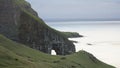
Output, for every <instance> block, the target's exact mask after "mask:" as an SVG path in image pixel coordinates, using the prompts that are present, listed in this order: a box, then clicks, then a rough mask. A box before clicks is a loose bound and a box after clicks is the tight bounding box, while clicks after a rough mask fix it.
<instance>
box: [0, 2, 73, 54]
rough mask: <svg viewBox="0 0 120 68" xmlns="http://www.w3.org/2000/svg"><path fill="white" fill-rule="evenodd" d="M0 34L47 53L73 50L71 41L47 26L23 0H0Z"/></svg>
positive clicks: (68, 52)
mask: <svg viewBox="0 0 120 68" xmlns="http://www.w3.org/2000/svg"><path fill="white" fill-rule="evenodd" d="M0 34H3V35H4V36H6V37H7V38H9V39H11V40H14V41H16V42H20V43H23V44H27V45H28V46H29V47H31V48H34V49H37V50H40V51H42V52H45V53H49V54H50V53H51V50H55V51H56V53H57V54H58V55H66V54H71V53H73V52H75V46H74V45H73V43H72V42H70V41H69V40H68V39H67V38H66V37H64V35H63V34H62V33H61V32H59V31H56V30H54V29H52V28H50V27H49V26H47V25H46V24H45V23H44V22H43V20H42V19H40V18H39V17H38V15H37V13H36V12H35V11H34V10H33V9H32V8H31V6H30V4H29V3H27V2H25V1H24V0H0Z"/></svg>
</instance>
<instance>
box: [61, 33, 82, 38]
mask: <svg viewBox="0 0 120 68" xmlns="http://www.w3.org/2000/svg"><path fill="white" fill-rule="evenodd" d="M62 33H63V34H64V35H65V36H66V37H68V38H77V37H84V36H83V35H80V34H79V33H77V32H62Z"/></svg>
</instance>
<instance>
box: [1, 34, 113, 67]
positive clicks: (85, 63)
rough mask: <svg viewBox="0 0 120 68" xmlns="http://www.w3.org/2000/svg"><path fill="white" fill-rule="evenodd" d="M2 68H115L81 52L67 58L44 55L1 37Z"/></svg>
mask: <svg viewBox="0 0 120 68" xmlns="http://www.w3.org/2000/svg"><path fill="white" fill-rule="evenodd" d="M0 68H114V67H112V66H109V65H107V64H105V63H103V62H101V61H99V60H97V59H96V58H95V57H93V56H92V55H91V54H89V53H87V52H85V51H80V52H78V53H74V54H72V55H67V56H52V55H48V54H44V53H42V52H39V51H37V50H34V49H31V48H29V47H26V46H24V45H23V44H19V43H16V42H13V41H11V40H9V39H7V38H5V37H4V36H2V35H0Z"/></svg>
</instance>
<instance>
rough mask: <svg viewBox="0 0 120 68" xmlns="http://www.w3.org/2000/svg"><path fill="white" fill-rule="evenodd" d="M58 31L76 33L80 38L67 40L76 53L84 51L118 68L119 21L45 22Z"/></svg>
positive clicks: (119, 65) (119, 57) (119, 50)
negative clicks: (70, 41)
mask: <svg viewBox="0 0 120 68" xmlns="http://www.w3.org/2000/svg"><path fill="white" fill-rule="evenodd" d="M46 23H47V24H48V25H49V26H51V27H52V28H55V29H56V30H59V31H66V32H78V33H79V34H80V35H83V36H84V37H82V38H69V39H70V40H75V41H78V43H74V44H75V46H76V51H79V50H85V51H87V52H89V53H91V54H93V55H94V56H95V57H96V58H98V59H99V60H101V61H103V62H105V63H107V64H110V65H113V66H115V67H116V68H120V21H71V22H68V21H66V22H46Z"/></svg>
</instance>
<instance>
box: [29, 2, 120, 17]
mask: <svg viewBox="0 0 120 68" xmlns="http://www.w3.org/2000/svg"><path fill="white" fill-rule="evenodd" d="M27 1H28V2H30V3H31V5H32V7H33V8H34V9H35V10H36V11H37V12H38V14H39V16H40V17H41V18H43V19H96V18H117V19H118V18H119V19H120V0H27Z"/></svg>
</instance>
